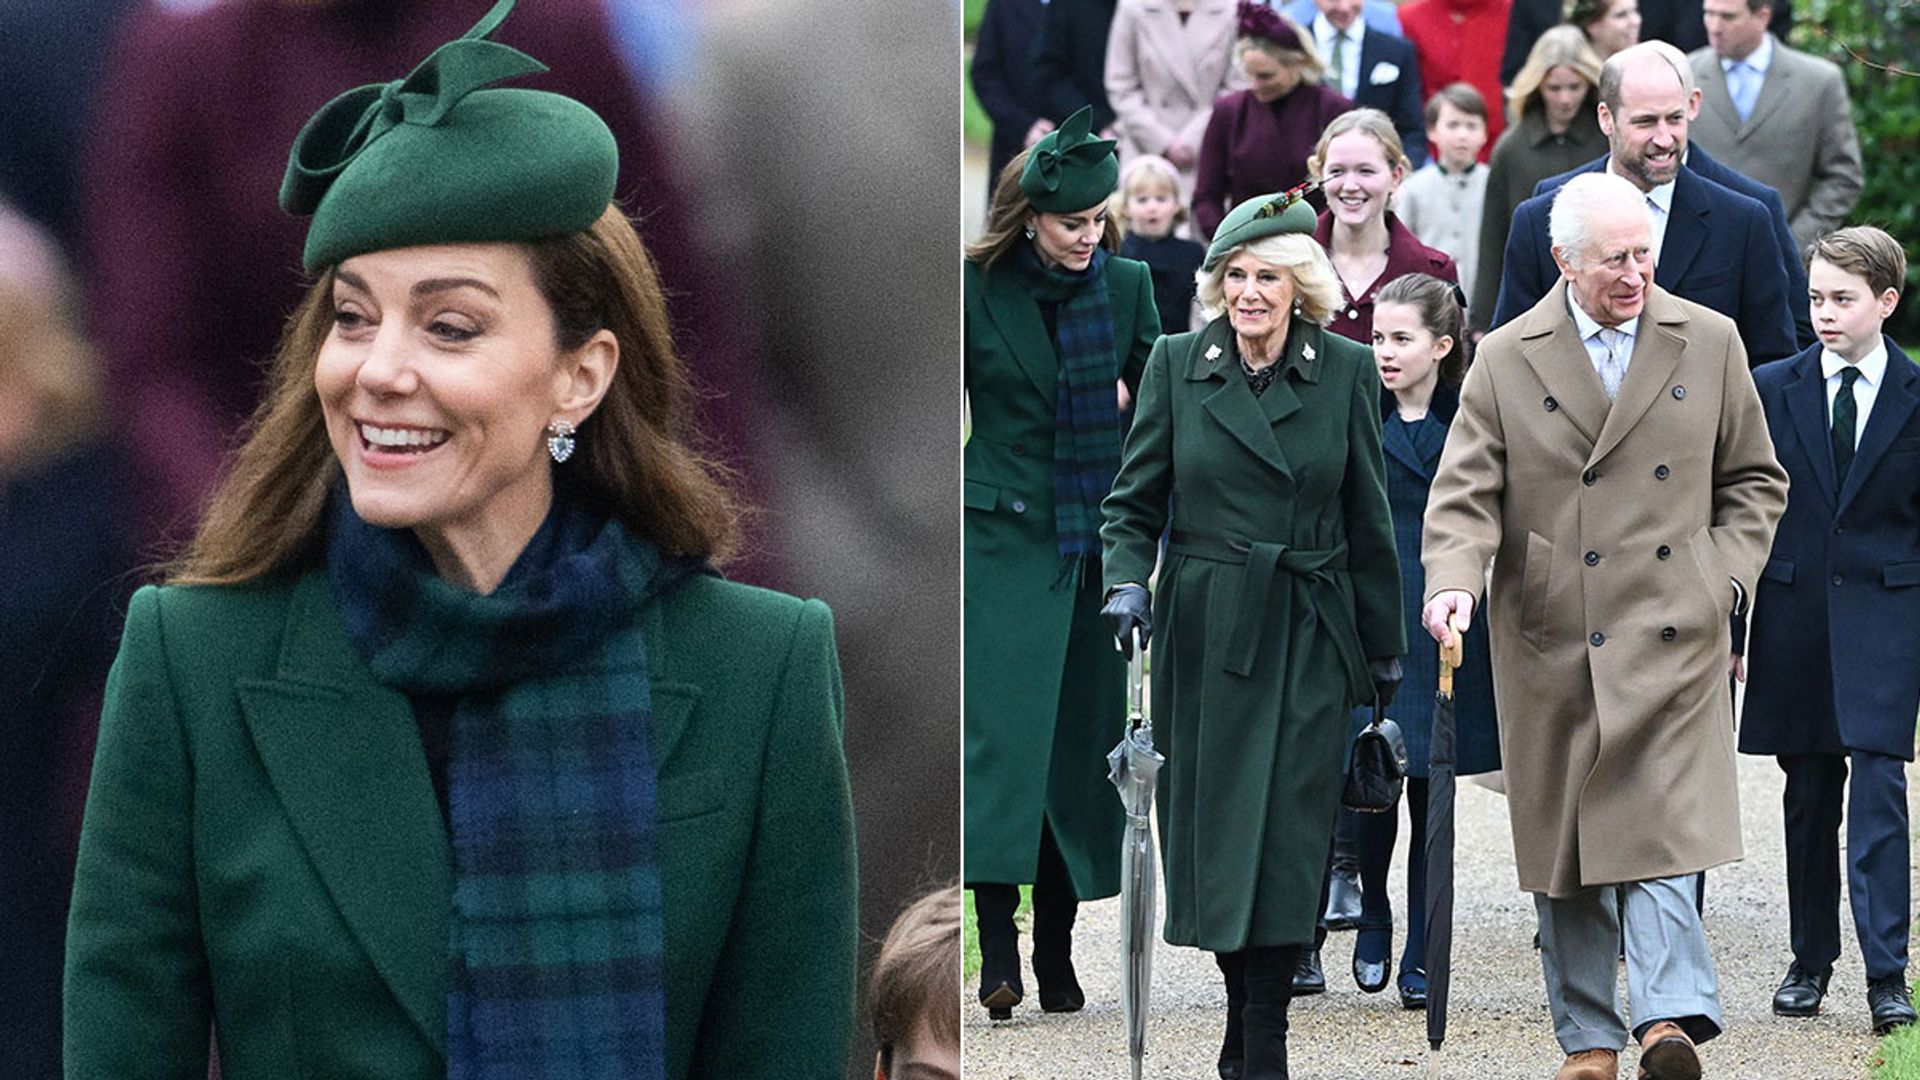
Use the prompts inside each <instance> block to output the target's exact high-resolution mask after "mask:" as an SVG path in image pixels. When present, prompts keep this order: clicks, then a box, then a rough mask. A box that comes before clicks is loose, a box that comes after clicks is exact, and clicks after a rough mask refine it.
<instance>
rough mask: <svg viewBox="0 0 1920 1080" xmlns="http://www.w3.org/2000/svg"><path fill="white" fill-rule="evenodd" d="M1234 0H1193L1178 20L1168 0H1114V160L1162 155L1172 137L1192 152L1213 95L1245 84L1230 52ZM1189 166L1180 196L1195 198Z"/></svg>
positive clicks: (1109, 75) (1110, 38) (1110, 84)
mask: <svg viewBox="0 0 1920 1080" xmlns="http://www.w3.org/2000/svg"><path fill="white" fill-rule="evenodd" d="M1238 26H1239V15H1238V14H1237V13H1236V9H1235V7H1234V3H1233V0H1198V2H1197V3H1196V4H1195V5H1194V10H1193V14H1191V15H1189V16H1187V21H1186V22H1185V23H1184V24H1183V23H1181V21H1180V14H1179V12H1178V10H1177V9H1176V8H1175V7H1174V0H1120V3H1119V5H1118V6H1117V7H1115V8H1114V11H1113V27H1112V29H1111V30H1110V31H1109V33H1108V35H1107V72H1106V81H1107V101H1108V102H1110V103H1111V104H1112V105H1113V115H1114V122H1115V124H1116V125H1117V126H1118V127H1119V129H1120V160H1121V162H1122V164H1124V163H1125V162H1126V161H1127V159H1129V158H1132V157H1134V156H1136V155H1139V154H1160V155H1162V156H1164V155H1165V154H1166V152H1167V147H1168V146H1170V145H1172V143H1173V141H1174V140H1175V139H1176V138H1177V139H1180V140H1182V141H1184V142H1185V143H1186V144H1187V148H1188V149H1190V150H1192V151H1193V152H1194V154H1195V156H1196V158H1197V156H1198V155H1199V153H1200V138H1201V136H1203V135H1205V134H1206V132H1207V118H1208V117H1210V116H1212V115H1213V99H1215V98H1217V97H1219V96H1220V95H1221V94H1225V93H1228V92H1229V91H1233V90H1242V89H1245V88H1246V85H1247V78H1246V75H1244V74H1243V73H1242V72H1241V71H1240V64H1239V60H1238V58H1237V57H1235V56H1234V52H1233V42H1234V30H1235V29H1236V28H1237V27H1238ZM1193 173H1194V169H1193V166H1188V167H1187V168H1184V169H1182V170H1180V200H1181V202H1182V203H1186V202H1191V201H1192V199H1193Z"/></svg>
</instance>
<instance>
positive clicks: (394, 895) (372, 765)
mask: <svg viewBox="0 0 1920 1080" xmlns="http://www.w3.org/2000/svg"><path fill="white" fill-rule="evenodd" d="M285 642H286V644H285V645H284V646H283V649H282V652H281V656H280V666H279V669H278V671H277V672H276V673H275V675H274V677H273V678H271V679H257V680H249V681H248V682H244V683H241V684H240V686H239V692H240V701H241V705H242V708H243V711H244V712H245V714H246V718H247V726H248V730H249V731H250V733H251V734H252V736H253V741H254V746H255V747H256V748H257V749H258V750H259V751H260V761H261V763H262V764H263V765H264V766H265V767H266V771H267V775H268V776H269V777H270V778H271V779H272V782H273V787H274V790H275V792H276V793H278V795H279V796H280V801H281V803H282V805H283V806H284V807H285V808H286V811H287V817H288V818H289V819H290V820H291V821H292V822H293V827H294V831H295V832H296V833H297V834H298V835H299V837H300V842H301V843H302V844H303V845H304V846H305V848H306V852H307V855H308V857H309V858H310V859H311V860H312V861H313V865H314V868H315V870H316V871H318V873H319V875H320V878H321V880H322V881H324V882H325V883H326V886H327V890H328V892H329V893H330V894H331V896H332V898H333V902H334V905H335V906H336V907H337V908H338V909H339V910H340V914H341V917H342V918H343V919H345V921H346V923H347V926H348V927H349V928H350V929H351V930H352V931H353V933H354V936H355V937H357V938H358V939H359V941H360V944H361V945H362V947H364V948H365V949H366V952H367V956H368V958H369V959H370V960H371V961H372V963H373V967H374V969H375V970H376V971H378V972H379V973H380V976H381V978H383V979H385V980H386V982H387V985H388V987H389V988H391V989H392V990H393V994H394V996H395V997H396V998H398V999H399V1001H400V1004H401V1006H402V1007H403V1008H405V1010H406V1012H407V1015H408V1016H409V1017H411V1018H412V1019H413V1022H414V1024H415V1025H416V1026H417V1027H418V1028H419V1029H420V1031H421V1033H422V1034H423V1035H425V1036H426V1037H427V1039H428V1040H429V1041H431V1042H432V1043H433V1044H434V1046H435V1048H436V1049H438V1050H440V1051H441V1052H442V1053H445V1052H446V1009H447V1003H446V985H447V984H446V971H447V920H448V916H449V914H450V911H451V903H452V901H451V897H452V895H453V880H452V871H451V869H450V864H451V860H452V854H451V848H450V847H449V845H448V842H447V832H446V827H445V825H444V823H443V822H442V820H441V817H440V808H439V805H438V804H437V803H436V801H435V799H434V795H433V785H432V782H431V781H430V780H429V778H428V776H427V760H426V754H425V752H424V751H422V750H421V747H420V730H419V727H418V725H416V724H415V722H414V718H413V710H412V707H411V706H410V705H409V704H408V702H407V698H406V696H405V695H404V694H401V693H400V692H398V691H396V690H392V689H389V688H387V687H384V686H381V685H380V684H378V683H376V682H374V681H373V676H372V675H371V673H369V672H368V670H367V668H366V666H365V665H364V664H363V663H361V662H360V658H359V656H358V655H357V654H356V653H355V652H354V651H353V646H352V643H351V642H349V641H348V640H347V636H346V631H345V629H344V627H343V626H342V624H341V620H340V613H339V610H338V608H337V607H336V606H335V603H334V600H333V594H332V589H331V587H330V586H329V585H328V584H327V580H326V576H325V575H324V574H321V573H313V574H308V575H307V576H306V577H305V578H303V579H301V581H300V583H299V584H298V585H297V586H296V587H295V589H294V592H293V598H292V601H291V603H290V604H289V606H288V612H287V630H286V636H285Z"/></svg>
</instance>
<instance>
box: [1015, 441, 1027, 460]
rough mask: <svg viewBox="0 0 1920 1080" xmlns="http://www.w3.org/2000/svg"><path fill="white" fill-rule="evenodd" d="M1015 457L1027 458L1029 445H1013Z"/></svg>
mask: <svg viewBox="0 0 1920 1080" xmlns="http://www.w3.org/2000/svg"><path fill="white" fill-rule="evenodd" d="M1013 456H1014V457H1026V456H1027V444H1026V443H1014V444H1013Z"/></svg>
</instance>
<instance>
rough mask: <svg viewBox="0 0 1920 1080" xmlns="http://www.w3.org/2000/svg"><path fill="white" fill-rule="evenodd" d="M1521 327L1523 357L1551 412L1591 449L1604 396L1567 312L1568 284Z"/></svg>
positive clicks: (1602, 414)
mask: <svg viewBox="0 0 1920 1080" xmlns="http://www.w3.org/2000/svg"><path fill="white" fill-rule="evenodd" d="M1520 323H1521V325H1520V340H1521V342H1522V344H1521V346H1520V349H1521V355H1523V356H1525V357H1526V359H1527V364H1528V366H1530V367H1532V368H1533V373H1534V376H1535V377H1536V378H1538V379H1539V380H1540V382H1541V384H1542V385H1544V386H1545V387H1546V389H1547V397H1548V398H1550V399H1551V400H1552V401H1553V407H1554V410H1555V411H1558V412H1560V413H1562V414H1563V415H1565V416H1566V418H1567V419H1568V420H1569V421H1571V422H1572V424H1573V426H1574V428H1575V429H1576V430H1578V431H1579V432H1580V434H1581V435H1583V436H1585V437H1586V440H1587V442H1588V444H1589V445H1591V444H1593V443H1595V442H1597V441H1598V440H1599V438H1600V431H1601V428H1602V427H1604V426H1605V424H1606V421H1607V413H1608V411H1609V403H1608V401H1607V392H1606V390H1605V389H1604V388H1602V387H1601V385H1600V375H1599V373H1597V372H1595V371H1594V370H1593V361H1592V360H1591V359H1589V358H1588V356H1587V347H1586V346H1585V345H1582V344H1581V343H1580V331H1579V329H1578V328H1577V327H1576V326H1575V325H1574V322H1573V316H1572V314H1571V313H1569V312H1568V310H1567V282H1566V279H1565V278H1562V279H1561V280H1560V281H1559V283H1557V284H1556V285H1554V287H1553V290H1552V291H1551V292H1549V293H1548V294H1547V298H1546V299H1545V300H1543V301H1541V302H1540V303H1539V304H1536V305H1534V307H1533V308H1532V309H1531V310H1529V311H1528V312H1527V313H1526V314H1525V315H1522V316H1521V318H1520ZM1541 407H1542V408H1545V407H1546V405H1545V402H1542V403H1541Z"/></svg>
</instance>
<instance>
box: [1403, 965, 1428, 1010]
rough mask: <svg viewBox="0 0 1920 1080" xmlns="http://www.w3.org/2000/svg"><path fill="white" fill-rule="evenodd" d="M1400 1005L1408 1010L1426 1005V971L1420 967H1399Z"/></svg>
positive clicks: (1422, 1007)
mask: <svg viewBox="0 0 1920 1080" xmlns="http://www.w3.org/2000/svg"><path fill="white" fill-rule="evenodd" d="M1400 1007H1401V1008H1403V1009H1406V1010H1408V1011H1409V1012H1411V1011H1413V1010H1414V1009H1424V1008H1426V1007H1427V973H1426V972H1425V971H1423V970H1421V969H1420V968H1401V969H1400Z"/></svg>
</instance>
